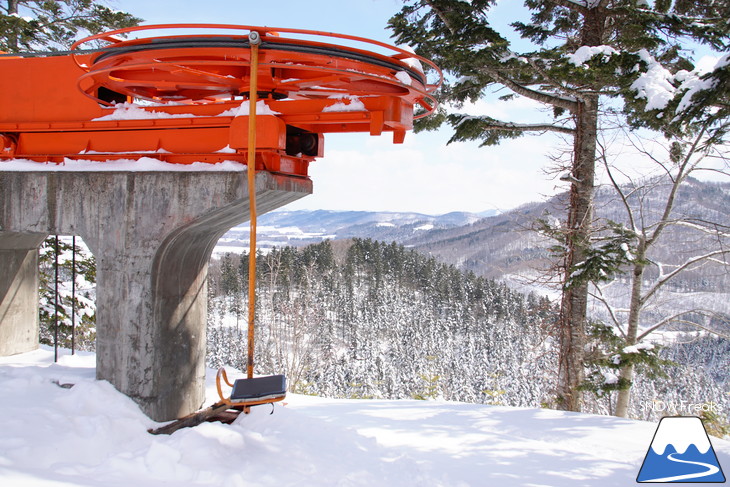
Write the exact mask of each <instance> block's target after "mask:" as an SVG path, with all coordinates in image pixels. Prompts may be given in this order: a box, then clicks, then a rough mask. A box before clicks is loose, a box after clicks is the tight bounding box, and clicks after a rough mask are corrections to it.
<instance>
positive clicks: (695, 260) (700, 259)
mask: <svg viewBox="0 0 730 487" xmlns="http://www.w3.org/2000/svg"><path fill="white" fill-rule="evenodd" d="M727 253H730V251H729V250H727V249H719V250H713V251H712V252H708V253H706V254H703V255H697V256H695V257H692V258H690V259H687V260H686V261H685V263H684V264H682V265H680V266H678V267H677V268H676V269H674V270H673V271H672V272H670V273H668V274H665V275H664V276H663V277H661V278H659V279H657V281H656V282H655V283H654V285H653V286H651V288H650V289H649V290H648V291H647V292H646V294H645V295H644V296H643V297H642V298H641V301H642V302H644V303H645V302H646V301H647V300H648V299H649V298H650V297H652V296H653V295H654V294H656V292H657V291H659V289H661V288H662V287H663V286H664V285H665V284H666V283H667V282H668V281H670V280H671V279H672V278H673V277H674V276H676V275H677V274H679V273H680V272H682V271H684V270H685V269H687V268H689V267H691V266H693V265H695V264H702V263H706V262H709V259H711V258H714V257H717V256H718V255H724V254H727Z"/></svg>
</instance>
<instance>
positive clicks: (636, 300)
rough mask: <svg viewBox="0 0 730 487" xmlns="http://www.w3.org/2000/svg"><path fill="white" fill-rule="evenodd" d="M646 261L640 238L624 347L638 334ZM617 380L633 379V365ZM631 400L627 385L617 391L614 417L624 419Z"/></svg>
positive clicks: (631, 343) (644, 246)
mask: <svg viewBox="0 0 730 487" xmlns="http://www.w3.org/2000/svg"><path fill="white" fill-rule="evenodd" d="M645 259H646V239H645V238H643V237H642V238H641V239H640V241H639V245H638V246H637V249H636V256H634V272H633V275H632V277H631V302H630V304H629V323H628V326H627V328H626V345H627V346H630V345H635V344H636V338H637V336H638V334H639V317H640V316H641V308H642V307H643V305H644V303H643V302H642V298H641V285H642V281H643V279H644V268H645V264H644V262H645ZM619 378H620V379H623V380H625V381H628V383H629V384H631V381H632V380H633V379H634V366H633V364H627V365H625V366H624V367H622V368H621V371H620V372H619ZM630 400H631V386H630V385H629V386H628V387H626V388H625V389H621V390H619V391H618V396H617V397H616V411H615V413H614V414H615V415H616V416H619V417H622V418H626V417H628V414H629V403H630Z"/></svg>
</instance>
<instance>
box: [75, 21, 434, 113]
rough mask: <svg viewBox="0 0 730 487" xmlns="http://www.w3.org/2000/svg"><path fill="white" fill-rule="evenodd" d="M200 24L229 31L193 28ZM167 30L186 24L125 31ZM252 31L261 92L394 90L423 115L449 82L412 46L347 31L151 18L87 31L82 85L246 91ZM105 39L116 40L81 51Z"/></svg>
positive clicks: (127, 90)
mask: <svg viewBox="0 0 730 487" xmlns="http://www.w3.org/2000/svg"><path fill="white" fill-rule="evenodd" d="M198 29H205V30H208V31H226V34H219V33H216V34H210V33H207V34H202V35H200V34H189V33H188V32H190V31H194V30H198ZM164 30H177V31H181V30H184V31H185V34H181V35H173V36H150V37H142V38H138V39H131V40H121V39H120V38H119V37H118V36H120V35H128V34H131V33H140V32H141V33H144V34H147V33H148V32H149V31H154V32H159V31H164ZM227 31H231V33H230V34H228V33H227ZM242 31H243V32H245V33H242ZM251 32H256V33H258V34H259V35H260V36H261V40H262V42H261V44H260V46H259V52H260V58H259V62H258V65H257V66H258V71H257V72H258V75H259V79H258V89H257V91H258V93H259V96H261V97H271V98H274V99H294V100H296V99H318V98H333V97H367V96H381V95H390V96H395V97H399V98H402V99H404V100H406V101H408V102H409V103H411V104H413V105H416V104H418V105H420V106H421V107H423V109H424V110H422V111H421V112H419V113H418V114H417V115H416V118H418V117H423V116H426V115H428V114H430V113H431V112H433V110H434V108H435V106H436V99H435V97H434V96H433V92H434V91H435V90H436V89H437V88H438V87H439V86H440V84H441V82H442V74H441V71H440V70H439V68H438V67H437V66H436V65H435V64H434V63H433V62H431V61H429V60H428V59H425V58H423V57H421V56H418V55H416V54H414V53H412V52H410V51H407V50H405V49H402V48H399V47H396V46H391V45H388V44H385V43H382V42H379V41H375V40H371V39H365V38H362V37H356V36H350V35H345V34H335V33H328V32H319V31H310V30H303V29H287V28H268V27H256V26H240V25H216V24H166V25H146V26H137V27H130V28H126V29H120V30H116V31H112V32H106V33H103V34H98V35H95V36H91V37H87V38H85V39H82V40H80V41H78V42H76V43H75V44H74V45H73V46H72V53H74V54H73V56H74V60H75V61H76V63H77V64H78V65H79V66H81V67H82V68H84V70H86V71H87V72H86V74H84V75H83V76H81V77H80V79H79V82H78V85H79V88H80V89H81V91H82V92H83V93H84V94H86V95H87V96H89V97H91V98H93V99H95V100H97V101H99V102H100V103H103V104H110V102H109V101H105V100H104V99H103V98H101V97H100V96H99V92H100V89H101V88H104V89H106V90H111V91H112V92H114V93H118V94H121V95H124V96H130V97H133V98H140V99H145V100H150V101H154V102H158V103H172V102H174V103H190V104H200V103H217V102H223V101H228V100H231V99H232V98H235V97H237V96H243V97H247V96H248V91H249V84H250V74H251V49H250V44H249V34H250V33H251ZM303 37H308V38H303ZM323 39H325V40H328V41H329V40H331V39H336V40H341V41H343V42H344V41H347V42H348V43H355V44H358V45H363V46H364V47H367V48H369V49H364V48H360V47H351V46H347V45H341V44H334V43H332V42H323V41H322V40H323ZM99 40H104V41H107V42H109V43H110V45H109V46H107V47H104V48H101V49H94V50H91V51H88V50H80V48H81V46H83V45H85V44H87V43H90V42H92V41H99ZM374 49H377V50H379V51H381V52H375V51H374ZM424 65H425V66H427V67H428V70H429V71H432V72H433V73H435V74H436V76H437V78H438V79H437V81H436V82H435V83H431V84H429V83H428V80H427V74H426V73H425V72H424V71H423V68H422V66H424Z"/></svg>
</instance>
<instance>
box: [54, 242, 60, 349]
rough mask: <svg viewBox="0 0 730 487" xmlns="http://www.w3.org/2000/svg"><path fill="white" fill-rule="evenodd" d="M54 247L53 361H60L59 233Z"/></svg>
mask: <svg viewBox="0 0 730 487" xmlns="http://www.w3.org/2000/svg"><path fill="white" fill-rule="evenodd" d="M53 249H54V251H55V256H54V258H53V269H54V276H55V277H54V282H53V289H54V294H53V321H54V326H53V361H54V362H58V253H59V252H58V235H56V239H55V241H54V245H53Z"/></svg>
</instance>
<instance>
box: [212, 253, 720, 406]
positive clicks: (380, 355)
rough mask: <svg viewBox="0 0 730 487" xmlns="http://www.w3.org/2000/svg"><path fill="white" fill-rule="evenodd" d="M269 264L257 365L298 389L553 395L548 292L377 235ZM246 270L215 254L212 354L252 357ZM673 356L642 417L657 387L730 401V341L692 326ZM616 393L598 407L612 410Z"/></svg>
mask: <svg viewBox="0 0 730 487" xmlns="http://www.w3.org/2000/svg"><path fill="white" fill-rule="evenodd" d="M258 266H259V268H258V273H259V279H258V283H259V286H258V289H257V294H258V303H257V310H258V317H257V327H258V328H257V344H256V345H257V350H256V353H257V365H256V371H257V373H260V374H267V373H286V374H287V376H288V379H289V382H290V388H291V390H292V391H295V392H304V393H312V394H319V395H324V396H330V397H348V398H357V397H360V398H364V397H383V398H424V399H426V398H436V397H442V398H445V399H450V400H458V401H465V402H475V403H488V404H489V403H498V404H504V405H510V406H533V407H535V406H540V405H551V401H552V398H553V396H554V391H553V387H554V380H555V377H554V374H555V370H556V364H555V357H556V352H555V350H554V342H553V341H552V340H551V339H550V338H548V333H549V331H550V327H551V326H552V324H553V323H554V319H555V308H554V305H553V304H552V303H551V302H550V301H549V300H548V299H547V298H545V297H540V296H537V295H535V294H528V295H524V294H520V293H517V292H515V291H512V290H510V289H509V288H508V287H507V286H506V285H504V284H501V283H498V282H495V281H493V280H489V279H486V278H483V277H478V276H476V275H475V274H474V273H471V272H463V271H460V270H458V269H457V268H456V267H454V266H452V265H447V264H443V263H439V262H438V261H437V260H436V259H435V258H433V257H427V256H424V255H422V254H420V253H419V252H417V251H415V250H413V249H407V248H405V247H403V246H402V245H399V244H396V243H390V244H385V243H380V242H377V241H373V240H370V239H354V240H349V241H335V242H330V241H325V242H322V243H319V244H315V245H310V246H307V247H304V248H299V249H297V248H292V247H284V248H281V249H274V250H272V251H271V252H270V253H268V254H265V255H259V259H258ZM247 270H248V268H247V258H246V256H245V255H243V256H239V255H234V254H227V255H225V256H224V257H223V258H222V259H221V260H218V261H214V262H213V263H212V265H211V271H210V286H209V292H210V293H211V300H210V307H211V309H210V313H209V328H208V340H209V347H208V362H209V365H211V366H213V367H218V366H220V365H224V364H230V365H234V366H236V367H239V368H241V369H243V368H245V355H246V316H245V315H246V311H245V309H246V302H245V296H246V293H247V290H246V289H245V283H246V282H247ZM661 355H662V357H663V358H664V359H666V360H669V361H672V362H674V363H675V364H676V365H669V364H667V365H665V366H664V371H663V373H664V374H666V375H665V376H664V375H662V374H660V376H658V377H639V378H638V379H637V383H636V384H635V400H634V403H633V405H632V411H631V415H632V416H633V417H638V418H645V419H656V418H657V417H661V415H662V413H665V412H666V411H661V410H660V409H659V407H658V406H656V404H657V403H656V402H654V401H657V400H660V401H661V404H664V405H667V407H675V406H681V405H682V403H683V402H684V404H686V403H687V399H686V398H694V399H693V401H695V402H697V403H715V404H719V405H721V407H724V411H727V410H728V408H730V397H728V396H727V394H726V392H725V391H726V390H727V387H728V386H729V385H730V382H728V379H727V373H726V371H727V360H728V357H729V356H730V341H728V340H724V339H721V338H715V337H708V336H704V335H686V336H683V337H681V338H680V340H679V342H678V343H675V344H671V345H670V346H667V347H666V348H665V349H663V350H662V352H661ZM608 397H610V393H605V395H603V396H602V397H593V396H592V397H591V398H589V401H588V404H587V405H586V409H587V410H588V411H593V412H600V413H611V406H610V401H608ZM675 412H682V411H676V409H675ZM684 412H685V413H687V411H684ZM723 417H724V416H723Z"/></svg>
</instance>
